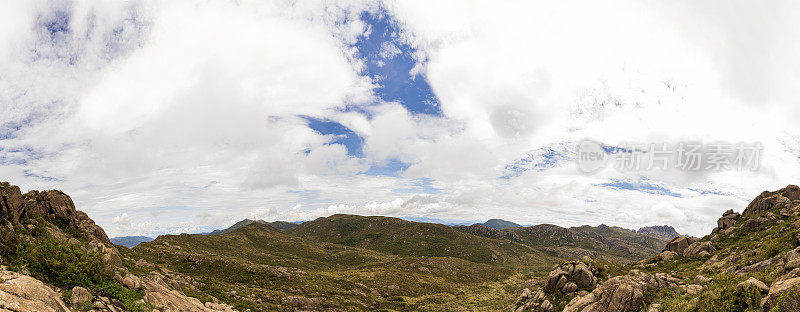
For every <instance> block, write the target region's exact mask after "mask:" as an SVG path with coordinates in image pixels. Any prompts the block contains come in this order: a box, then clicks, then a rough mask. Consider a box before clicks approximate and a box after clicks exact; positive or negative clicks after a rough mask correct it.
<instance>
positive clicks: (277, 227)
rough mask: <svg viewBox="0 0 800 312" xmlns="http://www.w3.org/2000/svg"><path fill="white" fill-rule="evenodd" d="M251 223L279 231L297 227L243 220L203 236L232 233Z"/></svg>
mask: <svg viewBox="0 0 800 312" xmlns="http://www.w3.org/2000/svg"><path fill="white" fill-rule="evenodd" d="M251 223H262V224H268V225H270V226H272V227H274V228H276V229H279V230H288V229H290V228H292V227H294V226H295V225H297V224H296V223H291V222H286V221H273V222H267V221H264V220H250V219H244V220H242V221H239V222H236V223H234V224H233V225H231V226H230V227H228V228H226V229H222V230H213V231H211V232H209V233H205V234H208V235H218V234H222V233H228V232H231V231H233V230H235V229H238V228H241V227H244V226H246V225H249V224H251Z"/></svg>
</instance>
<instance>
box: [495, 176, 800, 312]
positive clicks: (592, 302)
mask: <svg viewBox="0 0 800 312" xmlns="http://www.w3.org/2000/svg"><path fill="white" fill-rule="evenodd" d="M798 216H800V188H798V187H797V186H793V185H790V186H788V187H786V188H783V189H781V190H779V191H776V192H764V193H762V194H761V195H759V196H758V197H757V198H756V199H755V200H753V201H752V202H751V203H750V204H749V205H748V206H747V208H746V209H745V210H744V212H743V213H742V214H739V213H735V212H734V211H733V210H729V211H726V212H725V213H724V214H723V215H722V217H721V218H720V219H719V220H718V222H717V227H716V228H715V229H714V230H713V231H712V233H711V234H709V235H707V236H705V237H702V238H699V239H698V238H693V237H677V238H675V239H673V240H671V241H670V242H669V243H667V245H666V246H665V247H664V250H663V251H662V253H661V254H660V255H658V256H657V257H655V258H651V259H646V260H643V261H641V262H639V263H637V264H635V265H632V266H622V267H621V268H619V269H620V270H623V271H624V270H627V271H628V272H627V274H624V275H618V276H613V277H608V278H606V279H605V280H602V281H599V282H597V283H595V282H594V280H595V279H596V275H597V272H598V270H597V269H596V268H593V267H592V266H591V265H590V264H589V263H590V262H591V261H592V260H591V259H585V262H568V263H564V264H562V265H560V266H555V267H553V270H552V271H551V272H550V275H549V276H548V278H547V279H546V280H544V281H541V282H538V283H537V282H529V283H527V284H534V285H535V284H539V285H541V286H540V287H538V289H536V288H533V290H532V289H530V288H525V289H524V290H523V291H522V294H521V295H520V296H519V298H518V299H517V301H516V302H515V303H514V304H512V305H510V306H509V307H507V310H509V311H515V312H521V311H562V310H563V311H570V312H575V311H583V312H595V311H597V312H625V311H647V312H658V311H800V247H798V246H800V218H799V217H798ZM595 284H596V285H595Z"/></svg>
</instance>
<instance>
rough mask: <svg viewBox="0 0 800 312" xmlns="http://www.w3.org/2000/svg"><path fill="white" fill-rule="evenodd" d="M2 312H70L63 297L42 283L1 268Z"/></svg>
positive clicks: (0, 298)
mask: <svg viewBox="0 0 800 312" xmlns="http://www.w3.org/2000/svg"><path fill="white" fill-rule="evenodd" d="M0 311H14V312H69V309H67V306H66V304H64V302H63V301H61V295H59V294H58V293H57V292H55V291H53V289H51V288H50V287H48V286H47V285H45V284H44V283H42V282H41V281H39V280H37V279H35V278H33V277H30V276H26V275H22V274H19V273H15V272H11V271H7V270H5V268H0Z"/></svg>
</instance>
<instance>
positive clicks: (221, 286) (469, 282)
mask: <svg viewBox="0 0 800 312" xmlns="http://www.w3.org/2000/svg"><path fill="white" fill-rule="evenodd" d="M472 228H477V227H476V226H473V227H472ZM479 228H483V229H489V230H491V231H497V230H494V229H491V228H486V227H482V226H480V227H479ZM534 228H537V229H539V228H542V229H547V231H545V230H540V231H533V232H532V233H536V235H532V234H529V233H528V232H526V229H527V230H530V228H514V229H510V231H506V230H509V229H506V230H504V231H505V232H502V233H511V234H513V235H517V236H519V237H517V238H515V239H511V238H504V237H494V236H493V235H480V233H469V232H468V231H464V230H463V229H462V230H457V229H455V228H453V227H449V226H446V225H441V224H431V223H419V222H410V221H404V220H400V219H396V218H389V217H363V216H353V215H334V216H331V217H328V218H319V219H317V220H314V221H309V222H305V223H303V224H300V225H297V226H294V227H292V228H291V229H289V230H286V231H282V230H278V229H276V228H274V227H272V226H270V225H268V224H266V223H264V222H249V224H247V225H244V226H241V227H239V228H237V229H235V230H232V231H230V232H227V233H222V234H219V235H201V234H196V235H189V234H181V235H164V236H160V237H158V238H157V239H156V240H154V241H152V242H146V243H142V244H140V245H138V246H137V247H135V248H132V249H124V248H123V249H122V253H123V255H124V256H127V257H129V258H131V259H142V260H144V261H146V263H149V264H143V263H140V264H134V265H132V267H131V270H132V271H147V270H152V269H154V268H156V267H162V268H167V269H168V270H173V271H176V272H178V273H181V274H183V275H185V276H189V277H190V278H191V279H192V280H193V282H194V283H192V284H189V286H186V287H184V288H183V290H184V292H186V293H187V294H188V295H191V296H195V297H197V298H199V299H201V300H207V299H208V298H204V297H203V296H204V295H211V296H214V297H216V298H218V299H219V300H222V301H224V302H226V303H229V304H231V305H233V306H235V307H236V308H238V309H240V310H246V309H251V310H253V311H294V308H296V307H298V306H297V304H298V303H297V302H296V301H302V302H303V303H302V304H303V306H300V307H299V308H304V309H306V308H307V309H311V310H321V311H364V310H370V311H372V310H375V311H380V310H381V309H385V310H384V311H497V310H502V309H503V308H504V307H505V306H507V305H508V304H509V303H510V301H511V300H513V298H514V295H513V294H514V293H515V292H517V291H519V290H520V288H519V287H520V285H521V284H523V283H525V282H526V281H528V280H530V279H531V278H538V277H543V276H545V275H546V274H547V272H548V271H549V269H550V268H551V267H552V265H554V264H557V263H559V262H561V261H564V260H568V259H574V258H575V257H580V256H583V255H587V254H592V253H602V254H603V255H608V256H609V257H611V256H612V255H614V253H615V252H618V253H619V255H618V256H615V257H618V258H624V259H626V260H631V257H633V256H636V255H638V253H637V252H635V251H634V252H629V253H622V252H619V251H617V250H613V248H607V247H602V246H604V245H603V244H613V243H615V242H616V241H617V240H623V241H625V242H626V243H628V244H633V242H637V240H636V239H634V237H635V236H636V235H638V234H635V233H631V232H627V233H622V232H618V231H617V230H614V229H611V228H608V227H602V228H591V229H583V228H573V229H569V230H567V233H561V230H558V228H557V227H555V226H540V227H534ZM562 230H563V229H562ZM517 231H519V232H517ZM493 233H494V234H497V233H501V232H493ZM476 234H479V235H476ZM511 234H509V235H511ZM640 236H641V235H640ZM598 237H606V239H605V240H602V241H600V238H598ZM589 238H591V239H593V240H597V241H592V242H588V243H583V242H581V241H580V240H581V239H589ZM642 239H643V241H642V242H645V243H646V244H649V243H650V238H648V237H642ZM555 244H562V245H564V246H560V245H555ZM593 244H599V245H601V247H596V246H595V245H593ZM590 246H595V247H593V248H594V249H591V250H590V248H589V247H590ZM582 248H586V249H582ZM603 248H605V249H603ZM648 248H650V247H649V245H648ZM608 250H611V251H608ZM650 251H651V249H645V251H640V252H641V253H647V252H650ZM656 252H657V251H652V252H651V253H649V254H647V256H652V255H653V254H656ZM528 283H530V282H528ZM298 298H300V299H298Z"/></svg>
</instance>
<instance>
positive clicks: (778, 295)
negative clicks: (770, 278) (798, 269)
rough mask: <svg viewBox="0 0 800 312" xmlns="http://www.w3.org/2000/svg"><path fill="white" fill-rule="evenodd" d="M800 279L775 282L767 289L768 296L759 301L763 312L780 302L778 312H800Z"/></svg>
mask: <svg viewBox="0 0 800 312" xmlns="http://www.w3.org/2000/svg"><path fill="white" fill-rule="evenodd" d="M798 289H800V277H795V278H790V279H787V280H777V281H775V282H774V283H773V284H772V286H771V287H770V288H769V294H767V296H766V297H765V298H764V299H763V300H762V301H761V307H762V308H763V309H764V311H770V310H771V309H772V308H774V307H775V306H776V305H777V304H778V302H781V308H782V309H780V311H787V312H788V311H800V291H798Z"/></svg>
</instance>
